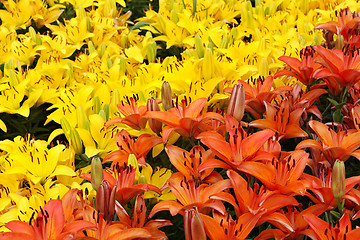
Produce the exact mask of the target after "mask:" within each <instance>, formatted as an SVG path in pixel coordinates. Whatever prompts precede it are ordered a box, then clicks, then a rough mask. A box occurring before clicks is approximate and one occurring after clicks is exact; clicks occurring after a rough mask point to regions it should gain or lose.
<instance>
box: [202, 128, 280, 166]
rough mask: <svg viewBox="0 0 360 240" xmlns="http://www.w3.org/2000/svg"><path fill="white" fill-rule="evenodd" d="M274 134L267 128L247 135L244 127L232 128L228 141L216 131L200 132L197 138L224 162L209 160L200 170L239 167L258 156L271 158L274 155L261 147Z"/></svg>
mask: <svg viewBox="0 0 360 240" xmlns="http://www.w3.org/2000/svg"><path fill="white" fill-rule="evenodd" d="M274 134H275V133H274V132H273V131H271V130H268V129H267V130H263V131H260V132H256V133H254V134H252V135H249V136H247V134H246V132H245V131H244V129H242V128H241V127H238V128H232V129H230V131H229V133H228V136H229V139H228V141H226V140H225V139H224V137H223V136H222V135H220V134H219V133H216V132H204V133H200V134H199V135H198V137H197V138H198V139H200V140H201V142H202V143H203V144H205V145H206V146H207V147H209V148H210V149H211V150H212V151H213V152H214V153H215V155H216V156H218V157H219V158H221V159H222V160H223V161H224V162H223V161H220V160H217V159H211V160H207V161H206V162H204V163H202V164H201V166H200V169H199V171H200V172H201V171H203V170H205V169H208V168H212V169H213V168H225V169H229V168H233V169H238V167H239V166H241V164H243V163H244V162H248V161H256V160H257V159H258V158H260V159H269V160H271V158H272V157H273V155H272V154H271V153H270V154H269V153H265V152H261V151H259V149H260V148H261V147H262V146H263V145H264V143H265V142H266V141H267V140H268V139H269V138H270V137H272V136H273V135H274Z"/></svg>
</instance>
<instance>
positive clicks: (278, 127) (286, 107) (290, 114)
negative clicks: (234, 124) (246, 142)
mask: <svg viewBox="0 0 360 240" xmlns="http://www.w3.org/2000/svg"><path fill="white" fill-rule="evenodd" d="M265 106H266V118H265V119H257V120H255V121H252V122H251V123H250V124H249V126H251V127H257V128H260V129H271V130H273V131H274V132H276V135H277V136H278V139H279V140H281V139H282V138H284V139H287V138H296V137H306V136H308V135H307V133H306V132H305V131H304V130H302V129H301V128H300V126H299V120H300V117H301V115H302V113H303V112H304V110H305V109H304V108H303V109H301V108H298V109H295V110H293V111H291V110H290V102H289V99H288V98H285V99H284V100H282V102H281V105H280V107H279V108H278V109H277V108H276V107H275V106H274V105H272V104H270V103H266V102H265Z"/></svg>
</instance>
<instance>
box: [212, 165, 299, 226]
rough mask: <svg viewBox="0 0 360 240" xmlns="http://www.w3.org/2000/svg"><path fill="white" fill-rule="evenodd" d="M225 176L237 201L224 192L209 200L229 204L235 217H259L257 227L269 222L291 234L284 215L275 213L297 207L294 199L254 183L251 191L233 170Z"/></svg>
mask: <svg viewBox="0 0 360 240" xmlns="http://www.w3.org/2000/svg"><path fill="white" fill-rule="evenodd" d="M227 175H228V176H229V178H230V180H231V183H232V186H233V189H234V192H235V196H236V200H237V201H235V199H234V198H233V196H232V195H231V194H229V193H226V192H221V193H218V194H215V195H213V196H212V197H210V198H211V199H218V200H223V201H225V202H228V203H230V204H231V205H233V207H234V209H235V213H236V215H237V216H241V215H242V214H244V213H251V214H253V215H261V217H260V218H259V225H260V224H261V223H263V222H266V221H269V220H271V221H272V224H273V225H274V226H279V227H282V228H286V229H287V230H288V231H290V232H293V229H292V227H291V224H290V222H289V220H288V219H287V218H286V217H285V215H284V214H282V213H279V212H276V211H278V210H279V209H281V208H283V207H286V206H296V205H298V202H297V201H296V200H295V198H294V197H291V196H287V195H283V194H279V193H277V192H276V191H270V190H268V189H266V187H265V186H261V187H260V186H259V184H258V183H254V189H252V188H251V187H250V186H249V183H248V182H247V181H245V179H244V178H242V177H241V176H240V175H239V174H237V173H236V172H235V171H233V170H228V171H227Z"/></svg>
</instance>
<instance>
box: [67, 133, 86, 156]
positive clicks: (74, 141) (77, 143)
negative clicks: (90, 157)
mask: <svg viewBox="0 0 360 240" xmlns="http://www.w3.org/2000/svg"><path fill="white" fill-rule="evenodd" d="M70 145H71V146H72V147H73V148H74V151H75V153H76V154H78V155H80V154H82V153H83V144H82V140H81V138H80V135H79V133H78V131H76V129H75V128H72V129H70Z"/></svg>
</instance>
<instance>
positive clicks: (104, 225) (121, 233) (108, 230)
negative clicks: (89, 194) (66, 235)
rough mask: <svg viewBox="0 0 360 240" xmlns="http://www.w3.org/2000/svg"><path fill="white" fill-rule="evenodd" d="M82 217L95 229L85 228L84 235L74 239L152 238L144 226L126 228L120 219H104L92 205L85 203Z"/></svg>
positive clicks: (119, 239) (118, 239) (121, 239)
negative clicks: (94, 226)
mask: <svg viewBox="0 0 360 240" xmlns="http://www.w3.org/2000/svg"><path fill="white" fill-rule="evenodd" d="M82 215H83V218H84V219H86V220H87V221H90V222H92V223H93V224H96V230H91V229H88V230H86V236H84V234H83V235H82V236H83V237H78V238H76V240H129V239H143V238H144V239H153V238H151V237H152V234H151V233H150V232H149V231H148V230H147V229H145V228H137V227H133V228H128V226H127V225H126V224H125V223H123V222H121V221H115V222H113V221H106V220H105V219H104V214H103V213H98V212H97V211H96V210H95V209H94V208H93V207H91V206H89V205H86V206H85V207H84V208H83V209H82Z"/></svg>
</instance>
